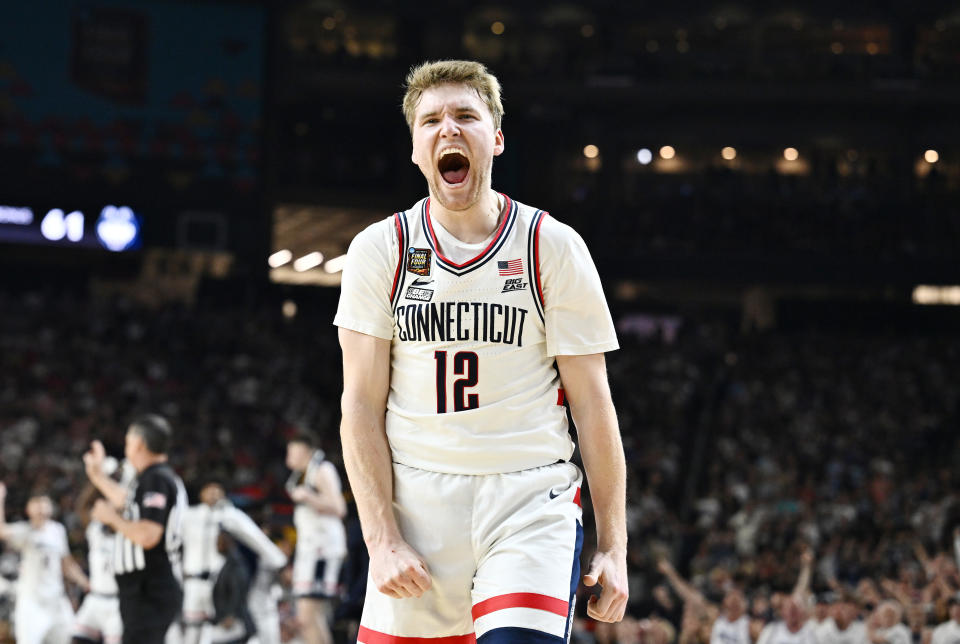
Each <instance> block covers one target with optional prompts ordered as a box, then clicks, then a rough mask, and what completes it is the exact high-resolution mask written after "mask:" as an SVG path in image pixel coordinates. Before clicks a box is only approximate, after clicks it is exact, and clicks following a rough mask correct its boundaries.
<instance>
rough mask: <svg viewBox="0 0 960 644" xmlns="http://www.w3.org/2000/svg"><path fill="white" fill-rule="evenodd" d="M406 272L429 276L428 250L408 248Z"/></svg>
mask: <svg viewBox="0 0 960 644" xmlns="http://www.w3.org/2000/svg"><path fill="white" fill-rule="evenodd" d="M407 271H408V272H410V273H413V274H414V275H429V274H430V249H429V248H410V250H408V251H407Z"/></svg>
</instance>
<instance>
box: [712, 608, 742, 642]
mask: <svg viewBox="0 0 960 644" xmlns="http://www.w3.org/2000/svg"><path fill="white" fill-rule="evenodd" d="M750 642H751V639H750V618H749V617H747V616H746V615H743V616H742V617H740V618H739V619H738V620H736V621H734V622H731V621H730V620H728V619H727V618H726V617H724V616H723V615H720V616H719V617H717V619H716V620H715V621H714V622H713V630H712V631H711V632H710V644H750Z"/></svg>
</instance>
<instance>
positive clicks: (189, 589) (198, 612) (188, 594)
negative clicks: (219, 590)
mask: <svg viewBox="0 0 960 644" xmlns="http://www.w3.org/2000/svg"><path fill="white" fill-rule="evenodd" d="M213 582H214V580H213V579H202V578H200V577H187V578H186V579H184V580H183V621H184V623H185V624H187V625H189V626H193V625H197V624H203V623H205V622H208V621H210V620H212V619H213V616H214V609H213Z"/></svg>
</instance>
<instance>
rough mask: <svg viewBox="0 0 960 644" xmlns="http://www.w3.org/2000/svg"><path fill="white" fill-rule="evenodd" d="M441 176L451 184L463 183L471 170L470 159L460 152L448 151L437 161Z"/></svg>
mask: <svg viewBox="0 0 960 644" xmlns="http://www.w3.org/2000/svg"><path fill="white" fill-rule="evenodd" d="M437 169H438V170H440V176H442V177H443V180H444V181H446V182H447V183H449V184H450V185H457V184H459V183H463V182H464V181H465V180H466V178H467V173H469V172H470V161H469V160H468V159H467V157H465V156H463V155H462V154H460V153H459V152H448V153H446V154H444V155H443V156H441V157H440V161H439V162H438V163H437Z"/></svg>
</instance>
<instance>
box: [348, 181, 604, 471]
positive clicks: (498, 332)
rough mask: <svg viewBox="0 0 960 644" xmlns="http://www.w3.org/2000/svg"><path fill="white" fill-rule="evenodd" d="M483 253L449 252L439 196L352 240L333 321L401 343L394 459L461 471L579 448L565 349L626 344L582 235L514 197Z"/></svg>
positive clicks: (393, 403)
mask: <svg viewBox="0 0 960 644" xmlns="http://www.w3.org/2000/svg"><path fill="white" fill-rule="evenodd" d="M503 197H504V201H505V207H504V212H503V216H502V220H501V223H500V226H499V228H498V230H497V231H496V233H495V234H494V236H493V237H492V238H491V240H490V242H489V244H488V245H487V246H486V248H485V249H483V250H482V252H480V254H478V255H477V256H476V257H474V258H473V259H470V260H469V261H466V262H462V263H456V262H454V261H453V260H451V259H449V258H448V257H447V256H446V255H444V252H443V248H442V247H441V246H440V244H439V243H438V241H437V236H436V234H435V230H434V227H435V226H438V225H439V224H437V223H436V222H434V221H433V220H432V218H431V215H430V199H429V198H427V199H423V200H421V201H420V202H418V203H417V204H416V205H415V206H414V207H413V208H411V209H410V210H407V211H406V212H401V213H396V214H395V215H394V216H393V217H391V218H389V219H386V220H384V221H381V222H379V223H376V224H374V225H372V226H370V227H369V228H367V229H366V230H365V231H363V232H362V233H360V234H359V235H358V236H357V237H356V239H355V240H354V241H353V243H352V244H351V246H350V251H349V252H348V256H347V264H346V267H345V268H344V273H343V285H342V288H341V294H340V306H339V309H338V311H337V316H336V319H335V320H334V324H336V325H337V326H341V327H344V328H347V329H351V330H354V331H359V332H361V333H366V334H369V335H374V336H377V337H380V338H383V339H387V340H391V341H392V350H391V372H390V393H389V398H388V401H387V415H386V432H387V438H388V439H389V442H390V448H391V451H392V454H393V460H394V461H396V462H398V463H402V464H404V465H409V466H411V467H416V468H420V469H425V470H431V471H436V472H446V473H452V474H494V473H503V472H513V471H519V470H525V469H530V468H534V467H540V466H543V465H548V464H550V463H554V462H556V461H559V460H568V459H569V458H570V456H571V455H572V454H573V449H574V446H573V442H572V441H571V439H570V435H569V432H568V429H567V416H566V408H565V406H564V394H563V390H562V388H561V384H560V377H559V374H558V372H557V368H556V365H555V360H554V357H555V356H557V355H584V354H591V353H602V352H605V351H610V350H613V349H616V348H617V346H618V345H617V340H616V333H615V331H614V328H613V322H612V320H611V317H610V312H609V309H608V308H607V304H606V300H605V299H604V296H603V289H602V286H601V284H600V278H599V276H598V275H597V271H596V268H595V267H594V264H593V261H592V259H591V258H590V254H589V252H588V251H587V249H586V246H585V245H584V243H583V240H582V239H581V238H580V236H579V235H577V233H576V232H574V231H573V229H571V228H570V227H568V226H566V225H564V224H561V223H559V222H557V221H556V220H554V219H552V218H550V217H549V216H548V215H547V213H545V212H544V211H542V210H537V209H535V208H531V207H529V206H526V205H524V204H521V203H518V202H515V201H512V200H511V199H510V198H509V197H506V196H505V195H504V196H503Z"/></svg>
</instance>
